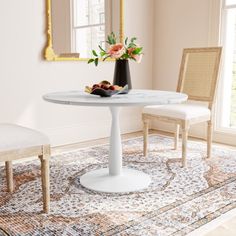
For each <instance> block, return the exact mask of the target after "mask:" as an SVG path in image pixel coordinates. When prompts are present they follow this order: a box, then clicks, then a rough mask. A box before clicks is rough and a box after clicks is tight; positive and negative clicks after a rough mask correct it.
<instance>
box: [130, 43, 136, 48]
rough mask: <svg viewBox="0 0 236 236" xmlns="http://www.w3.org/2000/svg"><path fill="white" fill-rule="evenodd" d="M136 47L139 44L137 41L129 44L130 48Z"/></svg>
mask: <svg viewBox="0 0 236 236" xmlns="http://www.w3.org/2000/svg"><path fill="white" fill-rule="evenodd" d="M136 47H137V45H136V44H135V43H130V44H129V45H128V48H136Z"/></svg>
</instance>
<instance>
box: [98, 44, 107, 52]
mask: <svg viewBox="0 0 236 236" xmlns="http://www.w3.org/2000/svg"><path fill="white" fill-rule="evenodd" d="M98 47H99V48H100V50H101V51H103V52H106V51H105V50H104V49H103V48H102V47H101V46H100V45H98Z"/></svg>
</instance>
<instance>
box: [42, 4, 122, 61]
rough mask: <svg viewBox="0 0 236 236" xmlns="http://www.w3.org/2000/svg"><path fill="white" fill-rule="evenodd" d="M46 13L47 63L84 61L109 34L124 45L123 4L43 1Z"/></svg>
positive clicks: (45, 53) (45, 55)
mask: <svg viewBox="0 0 236 236" xmlns="http://www.w3.org/2000/svg"><path fill="white" fill-rule="evenodd" d="M46 13H47V45H46V48H45V50H44V57H45V59H46V60H47V61H87V60H88V58H89V57H90V55H89V53H91V49H94V48H92V47H93V46H94V45H96V46H98V45H101V44H105V41H106V35H108V34H110V33H111V32H114V33H115V34H116V35H119V40H120V42H123V41H124V0H60V1H59V0H46ZM88 22H89V23H88ZM78 42H79V43H78ZM98 42H99V43H98ZM101 46H104V45H101Z"/></svg>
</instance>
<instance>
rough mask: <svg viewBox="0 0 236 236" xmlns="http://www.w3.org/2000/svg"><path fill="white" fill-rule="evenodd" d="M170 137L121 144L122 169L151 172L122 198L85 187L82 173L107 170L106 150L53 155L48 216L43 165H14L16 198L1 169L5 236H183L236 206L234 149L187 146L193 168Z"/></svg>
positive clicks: (0, 212)
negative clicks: (145, 183)
mask: <svg viewBox="0 0 236 236" xmlns="http://www.w3.org/2000/svg"><path fill="white" fill-rule="evenodd" d="M172 147H173V140H172V139H171V138H169V137H165V136H158V135H152V136H150V152H149V156H148V157H147V158H145V157H143V155H142V138H141V137H140V138H134V139H130V140H126V141H124V142H123V152H124V155H123V165H124V166H127V167H130V168H134V169H137V170H141V171H144V172H146V173H147V174H149V175H150V176H151V178H152V183H151V185H150V186H149V188H148V189H145V190H143V191H138V192H133V193H125V194H106V193H97V192H93V191H89V190H87V189H85V188H83V187H82V186H81V185H80V181H79V180H80V176H81V175H82V174H84V173H85V172H87V171H89V170H93V169H97V168H101V167H106V166H107V160H108V145H101V146H96V147H87V148H83V149H79V150H75V151H72V152H66V153H62V154H60V155H56V156H53V157H52V158H51V162H50V165H51V166H50V178H51V212H50V214H49V215H46V214H43V213H42V212H41V210H42V196H41V182H40V181H41V179H40V169H39V168H40V164H39V161H37V160H35V161H30V162H24V163H21V164H15V165H14V168H15V169H14V173H15V186H16V190H15V192H14V193H13V194H9V193H7V192H6V186H5V171H4V168H3V167H1V168H0V228H1V229H2V230H3V231H2V233H1V230H0V235H1V234H2V235H11V236H16V235H17V236H31V235H32V236H36V235H38V236H41V235H45V236H57V235H58V236H59V235H60V236H61V235H65V236H79V235H83V236H86V235H103V236H108V235H119V236H127V235H132V236H136V235H140V236H141V235H142V236H143V235H145V236H149V235H162V236H163V235H186V234H187V233H189V232H191V231H193V230H195V229H196V228H198V227H200V226H202V225H203V224H206V223H208V222H209V221H211V220H213V219H215V218H216V217H218V216H220V215H222V214H223V213H225V212H227V211H229V210H231V209H233V208H235V206H236V151H235V150H230V149H226V148H222V147H217V146H213V152H212V159H211V160H207V159H206V158H205V156H206V146H205V145H204V144H203V143H199V142H191V141H190V142H189V148H188V166H187V167H186V168H181V166H180V160H179V158H180V156H181V150H177V151H176V150H173V149H172Z"/></svg>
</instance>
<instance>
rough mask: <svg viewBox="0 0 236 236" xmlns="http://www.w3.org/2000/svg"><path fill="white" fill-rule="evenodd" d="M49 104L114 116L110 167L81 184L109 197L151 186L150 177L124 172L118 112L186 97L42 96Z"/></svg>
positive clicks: (137, 93)
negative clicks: (104, 110) (94, 109)
mask: <svg viewBox="0 0 236 236" xmlns="http://www.w3.org/2000/svg"><path fill="white" fill-rule="evenodd" d="M43 98H44V99H45V100H46V101H48V102H53V103H59V104H68V105H78V106H100V107H101V106H107V107H109V108H110V111H111V115H112V125H111V135H110V150H109V167H108V168H103V169H98V170H93V171H90V172H87V173H85V174H84V175H83V176H81V178H80V183H81V184H82V185H83V186H84V187H86V188H88V189H91V190H94V191H99V192H107V193H123V192H133V191H137V190H141V189H144V188H147V187H148V186H149V184H150V183H151V178H150V176H149V175H147V174H145V173H144V172H142V171H138V170H135V169H129V168H122V144H121V135H120V124H119V111H120V107H123V106H145V105H161V104H171V103H181V102H184V101H186V100H187V98H188V97H187V95H185V94H182V93H176V92H167V91H158V90H131V91H130V92H129V94H122V95H115V96H113V97H109V98H104V97H98V96H95V95H90V94H86V93H85V92H82V91H67V92H56V93H50V94H46V95H44V96H43Z"/></svg>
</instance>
